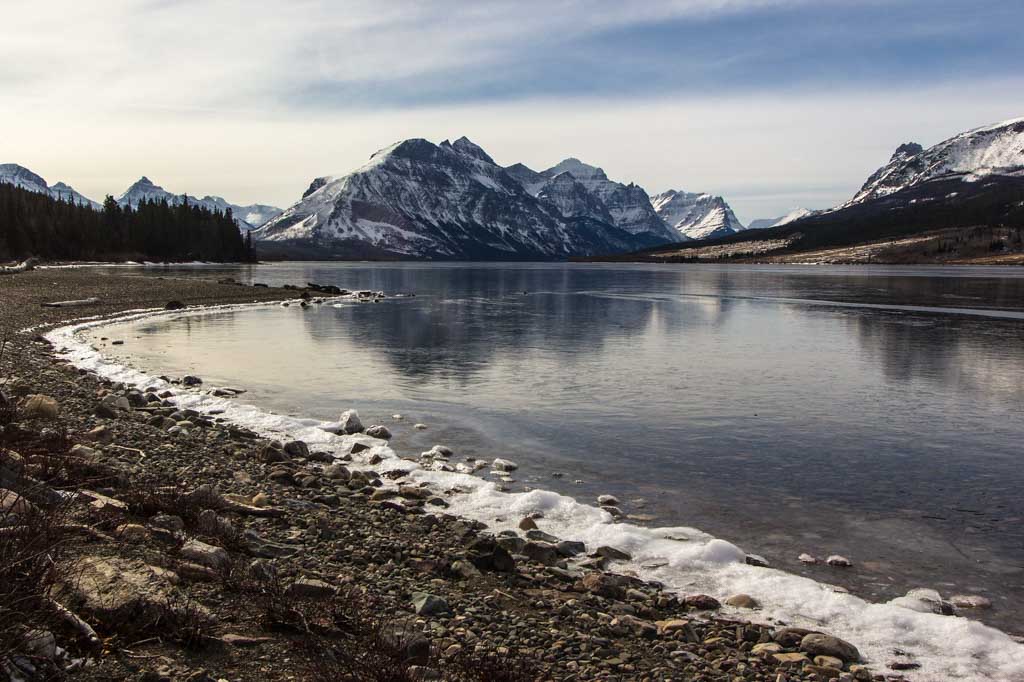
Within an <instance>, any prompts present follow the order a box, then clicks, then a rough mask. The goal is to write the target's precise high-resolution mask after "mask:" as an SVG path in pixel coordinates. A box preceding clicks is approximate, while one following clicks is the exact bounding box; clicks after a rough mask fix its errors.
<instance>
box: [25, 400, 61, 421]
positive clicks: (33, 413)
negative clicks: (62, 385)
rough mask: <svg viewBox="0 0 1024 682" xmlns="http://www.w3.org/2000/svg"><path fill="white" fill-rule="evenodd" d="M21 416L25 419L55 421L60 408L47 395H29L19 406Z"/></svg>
mask: <svg viewBox="0 0 1024 682" xmlns="http://www.w3.org/2000/svg"><path fill="white" fill-rule="evenodd" d="M21 414H22V415H23V416H24V417H25V418H26V419H56V418H57V417H58V416H60V406H59V405H58V404H57V401H56V400H54V399H53V398H51V397H50V396H48V395H30V396H28V397H26V398H25V402H24V403H22V405H21Z"/></svg>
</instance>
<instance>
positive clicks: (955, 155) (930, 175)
mask: <svg viewBox="0 0 1024 682" xmlns="http://www.w3.org/2000/svg"><path fill="white" fill-rule="evenodd" d="M1020 174H1024V118H1017V119H1011V120H1009V121H1003V122H1001V123H996V124H993V125H989V126H984V127H981V128H975V129H974V130H969V131H967V132H964V133H960V134H959V135H956V136H954V137H951V138H950V139H948V140H944V141H943V142H940V143H938V144H937V145H935V146H934V147H930V148H928V149H922V148H921V145H919V144H913V143H910V144H904V145H901V146H900V147H899V148H898V149H897V150H896V153H894V154H893V155H892V158H891V159H889V163H887V164H886V165H885V166H883V167H882V168H880V169H878V170H877V171H875V172H874V173H873V174H872V175H871V177H869V178H868V180H867V182H865V183H864V186H863V187H861V189H860V191H859V192H857V194H856V195H855V196H854V197H853V199H851V200H850V201H848V202H847V203H845V204H843V206H850V205H853V204H859V203H862V202H865V201H868V200H871V199H877V198H879V197H884V196H888V195H890V194H894V193H896V192H898V191H900V190H902V189H905V188H907V187H910V186H913V185H917V184H920V183H922V182H927V181H929V180H935V179H939V178H949V177H956V176H960V177H961V179H963V180H965V181H973V180H976V179H978V178H980V177H985V176H988V175H1020Z"/></svg>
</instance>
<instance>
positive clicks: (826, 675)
mask: <svg viewBox="0 0 1024 682" xmlns="http://www.w3.org/2000/svg"><path fill="white" fill-rule="evenodd" d="M801 672H802V673H804V674H805V675H814V676H815V679H817V680H834V679H836V678H837V677H839V676H840V675H841V674H842V673H843V671H842V670H840V669H839V668H832V667H829V666H825V665H815V664H812V663H808V664H806V665H804V667H803V670H801Z"/></svg>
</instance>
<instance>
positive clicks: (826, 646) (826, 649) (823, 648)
mask: <svg viewBox="0 0 1024 682" xmlns="http://www.w3.org/2000/svg"><path fill="white" fill-rule="evenodd" d="M800 651H803V652H804V653H807V654H810V655H812V656H832V657H835V658H838V659H841V660H842V661H844V662H846V663H856V662H857V661H859V660H860V652H859V651H857V647H855V646H853V645H852V644H850V643H849V642H847V641H845V640H842V639H839V638H838V637H833V636H832V635H825V634H821V633H815V632H812V633H810V634H807V635H804V638H803V639H802V640H800Z"/></svg>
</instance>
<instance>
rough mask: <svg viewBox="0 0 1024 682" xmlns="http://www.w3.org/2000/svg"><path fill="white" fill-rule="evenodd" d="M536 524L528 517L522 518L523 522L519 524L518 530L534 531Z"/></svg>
mask: <svg viewBox="0 0 1024 682" xmlns="http://www.w3.org/2000/svg"><path fill="white" fill-rule="evenodd" d="M536 529H537V522H536V521H534V520H533V519H531V518H530V517H529V516H525V517H523V520H522V521H520V522H519V530H536Z"/></svg>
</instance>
